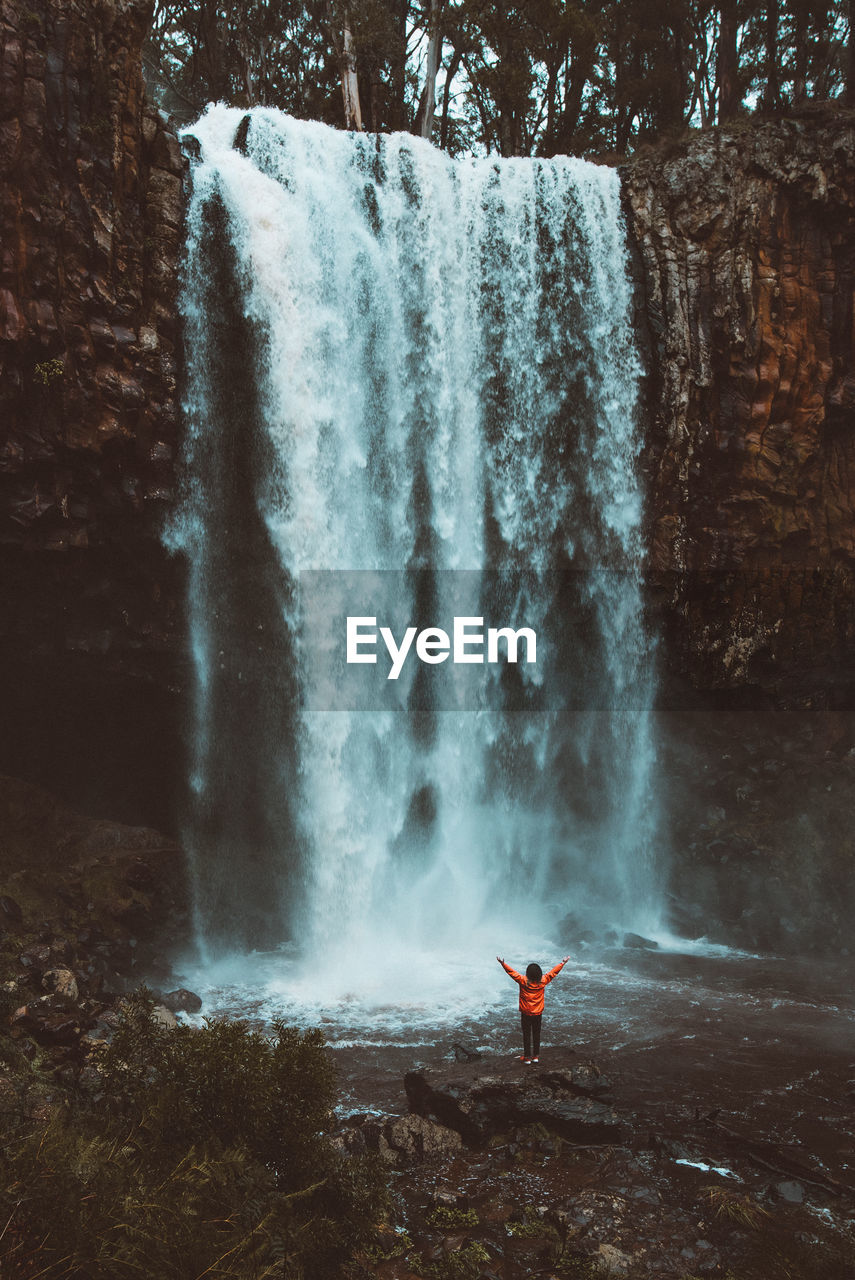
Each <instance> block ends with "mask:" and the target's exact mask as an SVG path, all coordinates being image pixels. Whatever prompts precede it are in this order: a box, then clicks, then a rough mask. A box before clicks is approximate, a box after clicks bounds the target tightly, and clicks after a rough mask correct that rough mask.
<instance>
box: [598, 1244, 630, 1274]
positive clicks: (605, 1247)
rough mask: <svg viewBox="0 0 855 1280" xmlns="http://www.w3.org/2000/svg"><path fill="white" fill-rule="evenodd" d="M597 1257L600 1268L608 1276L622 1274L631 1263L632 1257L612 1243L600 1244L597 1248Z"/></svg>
mask: <svg viewBox="0 0 855 1280" xmlns="http://www.w3.org/2000/svg"><path fill="white" fill-rule="evenodd" d="M597 1257H598V1259H599V1261H600V1265H601V1267H602V1270H603V1271H604V1272H605V1274H606V1275H609V1276H620V1275H624V1274H625V1273H626V1272H627V1271H628V1270H629V1268H630V1266H631V1265H632V1258H630V1256H629V1254H627V1253H624V1252H623V1250H622V1249H618V1248H617V1247H616V1246H615V1245H613V1244H601V1245H600V1246H599V1248H598V1249H597Z"/></svg>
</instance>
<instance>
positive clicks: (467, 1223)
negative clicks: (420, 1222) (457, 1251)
mask: <svg viewBox="0 0 855 1280" xmlns="http://www.w3.org/2000/svg"><path fill="white" fill-rule="evenodd" d="M426 1220H427V1222H428V1224H429V1225H430V1226H432V1227H437V1228H438V1229H439V1230H440V1231H448V1230H452V1229H453V1228H455V1227H477V1225H478V1214H477V1213H476V1212H475V1210H474V1209H452V1208H449V1207H448V1206H446V1205H442V1204H440V1205H437V1207H436V1208H435V1209H432V1210H431V1212H430V1213H429V1214H428V1215H427V1219H426Z"/></svg>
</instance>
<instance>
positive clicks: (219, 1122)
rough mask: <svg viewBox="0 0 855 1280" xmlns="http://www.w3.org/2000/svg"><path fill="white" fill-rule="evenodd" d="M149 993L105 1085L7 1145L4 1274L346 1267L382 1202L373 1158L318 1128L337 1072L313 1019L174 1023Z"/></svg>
mask: <svg viewBox="0 0 855 1280" xmlns="http://www.w3.org/2000/svg"><path fill="white" fill-rule="evenodd" d="M152 1007H153V1002H152V1000H151V997H150V996H148V995H147V994H146V993H141V994H138V995H137V996H135V997H133V998H131V1000H129V1001H128V1002H127V1004H126V1006H125V1010H124V1013H123V1015H122V1019H121V1023H120V1026H119V1028H118V1029H117V1031H116V1034H115V1036H114V1039H113V1042H112V1044H111V1046H110V1047H109V1049H108V1050H106V1051H105V1053H104V1055H103V1062H102V1064H101V1066H102V1081H103V1094H102V1095H101V1096H100V1097H98V1098H97V1099H96V1100H91V1101H89V1102H87V1100H86V1099H84V1098H81V1099H79V1100H78V1102H77V1104H76V1105H75V1106H73V1107H68V1106H66V1107H62V1108H59V1109H57V1111H56V1112H55V1114H54V1116H53V1117H52V1118H51V1119H50V1120H49V1121H47V1122H46V1123H42V1124H41V1125H37V1126H35V1128H34V1126H33V1124H32V1123H29V1124H27V1123H25V1122H24V1121H23V1119H21V1120H19V1122H18V1123H17V1124H15V1123H14V1122H12V1123H10V1124H8V1125H7V1131H6V1133H5V1134H4V1135H3V1137H2V1150H0V1173H2V1175H3V1186H4V1190H3V1191H2V1192H0V1210H2V1216H3V1221H4V1222H6V1221H7V1219H8V1223H7V1227H6V1231H5V1234H4V1235H3V1237H2V1240H0V1274H2V1275H3V1276H4V1278H5V1277H8V1280H30V1278H31V1277H32V1278H34V1277H35V1276H37V1275H38V1276H45V1277H50V1278H51V1280H56V1278H59V1277H67V1278H68V1280H123V1278H124V1277H128V1278H130V1277H131V1276H134V1277H139V1276H140V1275H147V1276H156V1277H158V1280H196V1277H199V1276H201V1275H203V1274H204V1275H205V1276H206V1277H212V1278H214V1277H220V1276H223V1277H225V1276H228V1277H230V1278H231V1280H263V1278H265V1277H273V1276H277V1277H281V1278H282V1280H302V1278H303V1277H308V1276H311V1277H312V1278H313V1280H314V1278H315V1277H317V1278H318V1280H322V1278H324V1277H334V1276H338V1275H340V1274H341V1268H342V1265H343V1264H344V1262H345V1261H346V1260H347V1258H349V1257H350V1256H351V1255H352V1253H353V1252H354V1251H355V1250H356V1249H358V1248H360V1247H361V1246H362V1245H364V1244H365V1243H366V1242H367V1241H368V1240H369V1239H370V1238H371V1237H372V1233H373V1231H374V1228H375V1227H376V1224H377V1222H378V1219H379V1218H380V1217H381V1216H382V1215H383V1213H384V1212H385V1207H386V1192H385V1186H384V1183H383V1180H382V1177H381V1174H380V1172H379V1168H378V1166H377V1165H376V1164H375V1163H373V1162H370V1161H358V1160H351V1161H342V1160H341V1159H340V1158H339V1157H338V1156H337V1155H336V1153H335V1152H334V1151H333V1150H332V1148H331V1147H330V1145H329V1143H328V1142H327V1140H326V1138H325V1136H324V1129H325V1128H326V1127H327V1125H328V1121H329V1115H330V1110H331V1107H332V1104H333V1100H334V1084H335V1079H334V1071H333V1068H332V1066H331V1064H330V1062H329V1060H328V1058H327V1056H326V1054H325V1053H324V1049H323V1040H322V1037H321V1035H320V1034H319V1033H318V1032H316V1031H310V1032H307V1033H306V1034H304V1035H301V1034H300V1033H299V1032H298V1031H296V1030H294V1029H293V1028H287V1027H285V1026H282V1025H277V1026H275V1027H274V1034H273V1036H272V1038H270V1039H268V1038H267V1037H266V1036H264V1035H262V1034H260V1033H259V1032H256V1031H251V1030H250V1029H249V1028H248V1026H247V1025H246V1024H245V1023H242V1022H227V1021H209V1022H208V1023H207V1024H206V1025H205V1026H204V1027H203V1028H201V1029H199V1030H194V1029H192V1028H189V1027H179V1028H177V1029H175V1030H168V1029H166V1028H164V1027H162V1026H161V1025H159V1024H158V1023H157V1022H156V1021H155V1020H154V1018H153V1017H152Z"/></svg>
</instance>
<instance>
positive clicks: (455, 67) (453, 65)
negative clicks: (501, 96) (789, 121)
mask: <svg viewBox="0 0 855 1280" xmlns="http://www.w3.org/2000/svg"><path fill="white" fill-rule="evenodd" d="M852 3H853V4H855V0H852ZM460 60H461V53H460V50H459V49H455V50H454V53H453V54H452V55H451V62H450V63H449V64H448V67H447V68H446V72H445V85H444V86H443V90H442V123H441V125H440V127H439V145H440V146H441V147H442V149H443V151H444V150H445V148H446V146H447V145H448V107H449V102H450V100H451V82H452V80H453V79H454V77H455V76H456V75H457V72H458V71H459V70H460Z"/></svg>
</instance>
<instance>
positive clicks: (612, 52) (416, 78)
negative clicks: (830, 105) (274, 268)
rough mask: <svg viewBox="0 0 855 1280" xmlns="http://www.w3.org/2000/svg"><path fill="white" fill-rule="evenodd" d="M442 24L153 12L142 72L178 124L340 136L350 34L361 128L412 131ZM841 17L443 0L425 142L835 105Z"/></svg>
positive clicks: (622, 139) (325, 6) (771, 10)
mask: <svg viewBox="0 0 855 1280" xmlns="http://www.w3.org/2000/svg"><path fill="white" fill-rule="evenodd" d="M432 15H434V16H433V17H432ZM435 15H436V6H435V5H434V4H432V3H430V0H418V2H410V3H407V2H405V0H307V2H305V3H293V2H292V0H285V2H284V3H283V2H282V0H276V2H275V3H274V0H231V2H230V3H229V4H225V3H223V2H222V0H157V2H156V5H155V18H154V27H153V30H152V35H151V39H150V41H149V44H148V47H147V51H146V69H147V73H148V75H149V79H150V82H151V84H152V87H153V90H154V92H155V94H156V95H157V96H158V98H159V101H160V102H161V103H162V104H163V105H165V106H166V107H167V108H168V109H169V110H171V111H173V112H176V113H177V114H178V115H179V116H180V118H182V119H186V120H189V119H192V118H194V117H195V116H196V115H198V114H199V112H200V111H201V109H202V108H203V107H204V105H205V103H206V102H208V101H211V100H225V101H228V102H230V103H231V104H233V105H235V106H253V105H256V104H258V105H264V106H274V107H279V108H281V109H282V110H285V111H288V112H289V113H290V114H292V115H295V116H297V117H298V118H302V119H316V120H325V121H326V122H328V123H330V124H337V125H342V124H343V123H344V115H343V106H342V92H341V69H342V64H343V61H344V59H343V48H344V31H345V28H346V29H347V31H348V34H349V37H350V41H351V43H352V48H353V51H354V53H355V57H356V69H357V77H358V85H359V96H360V101H361V105H362V117H363V122H364V126H365V128H367V129H369V130H372V131H390V130H397V129H407V128H410V129H412V128H414V127H415V122H416V117H417V104H418V102H419V100H420V97H421V94H422V91H423V89H424V87H425V84H424V76H425V58H426V48H427V44H428V40H429V37H430V35H431V33H432V31H433V29H434V27H433V24H434V22H435ZM725 17H727V18H728V20H727V21H726V22H725V21H724V18H725ZM848 19H849V14H848V9H847V7H846V4H845V3H844V0H826V2H824V3H818V2H817V3H810V4H808V3H806V0H780V2H779V3H776V4H774V5H772V4H760V3H758V2H757V0H745V2H744V3H740V4H739V5H736V4H735V2H733V3H729V4H727V5H724V4H717V5H713V4H710V3H709V2H708V0H506V2H505V3H502V4H499V3H497V2H495V0H448V2H447V3H443V4H442V5H441V16H440V36H441V45H440V50H439V63H440V69H439V74H438V76H437V80H436V84H435V95H434V96H435V100H436V116H435V125H434V135H433V136H434V140H435V141H437V142H438V143H439V144H440V145H441V146H442V147H444V148H445V149H447V150H448V151H450V152H451V153H452V154H459V153H462V152H476V153H478V152H485V151H486V152H494V153H500V154H502V155H545V156H551V155H556V154H567V153H569V154H576V155H584V154H588V155H591V154H596V155H599V156H603V155H611V156H617V155H624V154H628V153H629V152H631V151H633V150H635V149H636V148H637V147H638V146H641V145H643V144H645V143H649V142H655V141H658V140H659V139H667V138H677V137H682V136H683V135H684V133H685V130H686V129H687V128H689V127H700V128H706V127H708V126H709V125H711V124H714V123H716V122H719V123H720V122H721V120H722V119H723V118H729V119H730V118H738V117H739V115H740V113H745V112H754V111H779V110H786V109H788V108H792V107H799V106H801V104H802V103H804V102H805V101H806V100H807V99H809V98H813V99H836V100H838V101H839V100H840V99H841V98H842V95H843V93H844V89H845V79H846V76H847V74H849V75H852V74H853V72H852V71H851V69H850V70H848V71H847V67H848V66H849V65H850V64H849V62H848V44H849V43H850V42H851V39H852V37H851V33H850V31H849V29H848V28H849V25H850V24H849V21H848ZM723 55H724V62H725V63H726V65H727V67H728V75H727V76H726V77H725V78H726V79H727V81H728V84H729V85H730V87H729V88H728V89H727V91H726V97H727V101H725V102H724V103H722V75H721V71H722V60H723V57H722V56H723ZM849 95H850V101H853V100H855V85H850V86H849Z"/></svg>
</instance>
